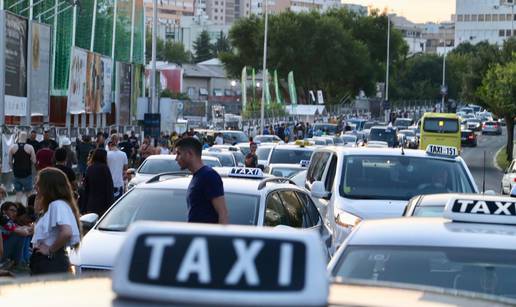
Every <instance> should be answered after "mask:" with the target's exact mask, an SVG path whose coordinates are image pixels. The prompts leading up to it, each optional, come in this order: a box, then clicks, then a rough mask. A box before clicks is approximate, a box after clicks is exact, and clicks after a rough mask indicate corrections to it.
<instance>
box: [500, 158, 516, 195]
mask: <svg viewBox="0 0 516 307" xmlns="http://www.w3.org/2000/svg"><path fill="white" fill-rule="evenodd" d="M514 164H515V162H514V160H513V161H512V162H511V164H510V165H509V167H508V168H507V169H506V170H505V174H504V175H503V177H502V194H509V193H511V181H510V180H511V174H513V172H514V170H513V169H514Z"/></svg>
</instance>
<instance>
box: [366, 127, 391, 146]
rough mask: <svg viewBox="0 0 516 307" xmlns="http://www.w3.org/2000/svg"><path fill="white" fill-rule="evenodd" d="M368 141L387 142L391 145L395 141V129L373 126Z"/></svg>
mask: <svg viewBox="0 0 516 307" xmlns="http://www.w3.org/2000/svg"><path fill="white" fill-rule="evenodd" d="M368 141H382V142H387V144H389V146H390V147H393V146H394V144H395V143H396V131H395V130H394V129H389V128H385V129H384V128H373V129H371V132H370V133H369V139H368Z"/></svg>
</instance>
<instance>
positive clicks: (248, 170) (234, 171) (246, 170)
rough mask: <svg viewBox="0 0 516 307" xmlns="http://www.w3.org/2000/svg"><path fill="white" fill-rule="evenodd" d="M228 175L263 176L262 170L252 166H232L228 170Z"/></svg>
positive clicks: (258, 177)
mask: <svg viewBox="0 0 516 307" xmlns="http://www.w3.org/2000/svg"><path fill="white" fill-rule="evenodd" d="M228 177H240V178H257V179H261V178H263V172H262V170H261V169H259V168H253V167H233V168H231V170H230V171H229V174H228Z"/></svg>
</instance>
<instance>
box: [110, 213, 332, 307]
mask: <svg viewBox="0 0 516 307" xmlns="http://www.w3.org/2000/svg"><path fill="white" fill-rule="evenodd" d="M319 240H320V239H319V237H318V235H317V234H316V233H312V232H303V231H299V230H295V229H272V228H269V229H267V228H256V227H246V226H221V225H200V224H197V225H193V224H185V223H172V222H136V223H134V224H133V225H132V226H131V227H130V229H129V233H128V234H127V239H126V240H125V242H124V244H123V246H122V248H121V249H120V252H119V254H118V255H119V256H118V259H119V260H118V261H117V262H116V264H115V267H114V272H113V275H112V276H113V284H112V287H113V290H114V292H115V293H116V294H117V295H118V296H119V297H123V298H136V299H140V300H142V299H143V300H151V301H161V302H168V303H188V304H192V305H196V304H203V305H204V304H206V305H210V304H211V305H239V306H242V305H261V306H267V305H269V306H270V305H273V306H300V305H303V306H322V305H325V304H326V303H327V298H328V291H329V279H328V275H327V274H326V273H325V272H326V260H325V257H324V254H323V251H322V249H321V247H320V242H319Z"/></svg>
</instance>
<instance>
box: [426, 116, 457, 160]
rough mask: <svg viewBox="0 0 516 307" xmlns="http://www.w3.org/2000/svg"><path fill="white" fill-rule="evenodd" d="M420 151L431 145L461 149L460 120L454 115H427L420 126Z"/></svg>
mask: <svg viewBox="0 0 516 307" xmlns="http://www.w3.org/2000/svg"><path fill="white" fill-rule="evenodd" d="M420 125H421V126H420V131H421V135H420V139H419V149H423V150H426V147H427V146H428V145H430V144H434V145H444V146H451V147H455V148H457V150H459V152H460V149H461V134H460V119H459V117H458V116H457V115H456V114H453V113H425V114H424V115H423V117H422V118H421V124H420Z"/></svg>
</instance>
